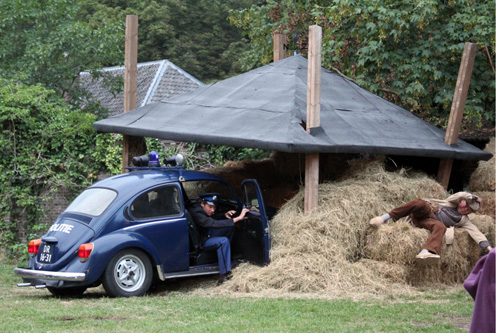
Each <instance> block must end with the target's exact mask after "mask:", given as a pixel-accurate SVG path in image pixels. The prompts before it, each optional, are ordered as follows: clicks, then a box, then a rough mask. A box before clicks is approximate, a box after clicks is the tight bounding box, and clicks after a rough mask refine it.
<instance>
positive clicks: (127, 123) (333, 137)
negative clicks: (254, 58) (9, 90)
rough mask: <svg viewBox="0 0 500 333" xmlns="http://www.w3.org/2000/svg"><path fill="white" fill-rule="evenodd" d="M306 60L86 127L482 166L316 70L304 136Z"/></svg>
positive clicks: (402, 113)
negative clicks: (311, 115) (313, 114)
mask: <svg viewBox="0 0 500 333" xmlns="http://www.w3.org/2000/svg"><path fill="white" fill-rule="evenodd" d="M306 102H307V59H305V58H304V57H302V56H293V57H289V58H286V59H284V60H281V61H278V62H276V63H271V64H269V65H266V66H263V67H260V68H257V69H254V70H251V71H249V72H247V73H244V74H241V75H238V76H235V77H232V78H229V79H226V80H223V81H220V82H217V83H214V84H212V85H209V86H205V87H201V88H199V89H197V90H195V91H192V92H189V93H186V94H183V95H180V96H176V97H173V98H170V99H168V100H163V101H161V102H160V103H155V104H149V105H146V106H143V107H140V108H137V109H135V110H132V111H130V112H127V113H123V114H120V115H117V116H114V117H110V118H108V119H103V120H100V121H97V122H95V123H94V128H95V129H96V130H97V131H98V132H110V133H122V134H127V135H134V136H144V137H154V138H160V139H167V140H174V141H182V142H199V143H209V144H217V145H228V146H236V147H249V148H260V149H264V150H274V151H282V152H319V153H371V154H381V155H409V156H425V157H436V158H455V159H472V160H478V159H482V160H487V159H489V158H490V157H491V154H489V153H487V152H484V151H482V150H480V149H478V148H476V147H474V146H472V145H470V144H468V143H466V142H464V141H462V140H459V142H458V144H456V145H452V146H448V145H447V144H445V143H444V136H445V133H444V131H442V130H440V129H438V128H437V127H435V126H433V125H430V124H428V123H426V122H425V121H423V120H421V119H419V118H418V117H416V116H414V115H413V114H412V113H411V112H408V111H406V110H404V109H403V108H401V107H399V106H397V105H395V104H392V103H390V102H388V101H386V100H384V99H382V98H380V97H378V96H376V95H374V94H372V93H370V92H368V91H367V90H365V89H362V88H361V87H359V86H358V85H356V84H355V83H353V82H351V81H350V80H347V79H345V78H343V77H341V76H339V75H337V74H334V73H332V72H330V71H328V70H326V69H324V68H322V72H321V111H320V114H321V116H320V124H321V127H318V128H315V129H313V130H312V132H311V134H308V133H307V132H306V130H305V129H304V127H303V125H304V124H305V122H306V120H307V117H306V112H307V104H306Z"/></svg>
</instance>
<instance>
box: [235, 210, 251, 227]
mask: <svg viewBox="0 0 500 333" xmlns="http://www.w3.org/2000/svg"><path fill="white" fill-rule="evenodd" d="M248 211H249V210H248V209H247V208H243V209H242V210H241V213H240V215H239V216H237V217H234V218H233V221H234V223H236V222H239V221H241V220H246V219H248V217H246V216H245V214H246V213H248ZM233 212H234V211H233ZM234 213H236V212H234ZM234 213H233V214H234Z"/></svg>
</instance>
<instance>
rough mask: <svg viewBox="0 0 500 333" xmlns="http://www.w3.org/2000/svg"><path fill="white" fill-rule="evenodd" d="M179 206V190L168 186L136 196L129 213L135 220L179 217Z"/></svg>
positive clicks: (180, 209)
mask: <svg viewBox="0 0 500 333" xmlns="http://www.w3.org/2000/svg"><path fill="white" fill-rule="evenodd" d="M181 206H182V203H181V198H180V192H179V188H178V187H177V186H174V185H170V186H164V187H160V188H155V189H153V190H150V191H148V192H146V193H143V194H141V195H140V196H138V197H137V198H136V199H135V200H134V202H133V203H132V205H131V206H130V212H131V215H132V217H133V218H135V219H151V218H159V217H167V216H176V215H180V214H181V212H182V207H181Z"/></svg>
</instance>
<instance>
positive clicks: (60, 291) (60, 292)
mask: <svg viewBox="0 0 500 333" xmlns="http://www.w3.org/2000/svg"><path fill="white" fill-rule="evenodd" d="M47 289H48V290H49V292H50V293H51V294H52V295H54V296H56V297H79V296H81V295H82V294H83V293H84V292H85V290H87V287H70V288H54V287H47Z"/></svg>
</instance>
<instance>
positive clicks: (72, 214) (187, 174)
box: [14, 152, 270, 297]
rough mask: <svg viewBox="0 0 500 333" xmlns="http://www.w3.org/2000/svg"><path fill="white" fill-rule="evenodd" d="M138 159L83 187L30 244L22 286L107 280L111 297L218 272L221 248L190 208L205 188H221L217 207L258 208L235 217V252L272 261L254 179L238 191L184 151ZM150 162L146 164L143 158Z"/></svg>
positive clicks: (77, 285) (80, 286) (67, 290)
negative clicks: (205, 235)
mask: <svg viewBox="0 0 500 333" xmlns="http://www.w3.org/2000/svg"><path fill="white" fill-rule="evenodd" d="M133 162H134V165H138V166H136V167H132V168H129V169H130V171H129V172H127V173H124V174H121V175H118V176H114V177H110V178H107V179H104V180H102V181H100V182H97V183H95V184H94V185H92V186H90V187H88V188H87V189H86V190H84V191H83V192H82V193H81V194H80V195H79V196H78V197H77V198H76V199H75V200H74V201H73V202H72V203H71V204H70V205H69V206H68V208H67V209H66V210H65V211H64V212H63V213H62V214H61V215H60V216H59V217H58V218H57V220H56V221H55V222H54V224H53V225H52V226H51V227H50V229H49V230H48V232H47V233H46V234H45V235H43V237H42V238H41V239H35V240H31V241H30V242H29V244H28V253H29V256H30V259H29V262H28V265H27V267H22V268H21V267H18V268H15V269H14V273H15V274H16V275H18V276H20V277H22V279H23V283H20V284H18V286H20V287H28V286H34V287H35V288H37V289H38V288H47V289H48V290H49V291H50V292H51V293H52V294H54V295H57V296H71V295H79V294H82V293H83V292H84V291H85V290H86V289H87V288H91V287H97V286H99V285H100V284H102V285H103V287H104V289H105V290H106V292H107V294H108V295H109V296H112V297H128V296H140V295H144V294H145V293H147V291H148V290H149V289H150V287H151V285H152V284H153V283H154V282H156V281H158V280H160V281H164V280H166V279H172V278H183V277H193V276H200V275H209V274H218V272H219V270H218V261H217V253H216V251H215V250H207V249H204V248H203V246H202V245H203V244H201V241H202V240H201V237H200V235H199V233H198V229H197V226H196V225H195V224H194V223H193V220H192V218H191V216H190V214H189V211H188V209H189V208H190V207H191V206H193V205H199V204H200V195H202V194H204V193H217V194H218V198H219V199H218V205H217V210H220V211H223V212H225V211H227V210H230V209H233V210H236V211H237V212H238V211H240V210H241V209H242V208H243V207H247V208H250V207H252V208H253V209H252V210H251V211H250V212H249V213H248V214H249V216H248V219H246V220H244V221H241V222H238V223H237V224H236V225H235V233H234V237H233V239H232V244H231V250H232V258H233V259H234V260H237V261H248V262H252V263H255V264H260V265H266V264H268V263H269V247H270V234H269V228H268V216H267V213H266V207H265V206H264V202H263V198H262V193H261V190H260V188H259V185H258V183H257V181H256V180H245V181H243V182H242V184H241V189H242V198H241V200H240V198H238V197H237V196H236V194H235V192H234V191H233V190H232V189H231V188H230V187H229V186H228V184H227V183H226V182H225V181H224V180H223V179H221V178H219V177H218V176H215V175H212V174H209V173H205V172H199V171H193V170H186V169H184V168H183V167H182V166H181V165H179V164H180V162H182V156H181V155H178V156H176V157H174V158H170V159H165V161H164V162H165V163H166V164H168V165H173V166H168V167H160V166H159V160H158V154H157V153H155V152H152V153H151V154H149V156H148V155H144V156H142V157H139V158H134V160H133ZM145 162H146V163H147V164H146V166H143V165H144V163H145Z"/></svg>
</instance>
